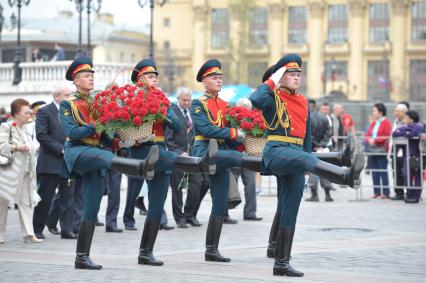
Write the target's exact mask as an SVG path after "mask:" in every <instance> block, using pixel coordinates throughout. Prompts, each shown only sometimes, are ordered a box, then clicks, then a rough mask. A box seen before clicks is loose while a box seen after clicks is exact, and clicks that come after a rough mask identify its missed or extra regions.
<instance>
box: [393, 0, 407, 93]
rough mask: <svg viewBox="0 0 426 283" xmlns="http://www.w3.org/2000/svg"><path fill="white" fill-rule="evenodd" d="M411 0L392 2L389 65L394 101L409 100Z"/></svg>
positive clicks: (394, 0) (395, 0)
mask: <svg viewBox="0 0 426 283" xmlns="http://www.w3.org/2000/svg"><path fill="white" fill-rule="evenodd" d="M409 2H410V1H409V0H391V1H390V4H391V16H390V19H391V24H390V42H392V54H391V57H390V62H389V63H390V64H389V77H390V80H391V82H392V89H391V93H390V98H391V99H392V100H393V101H400V100H406V99H408V92H409V88H408V78H407V75H406V74H407V73H408V68H409V67H408V66H409V62H407V61H406V55H405V47H406V38H405V35H406V31H407V10H408V9H407V7H408V6H409Z"/></svg>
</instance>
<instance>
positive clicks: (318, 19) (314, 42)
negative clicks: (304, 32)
mask: <svg viewBox="0 0 426 283" xmlns="http://www.w3.org/2000/svg"><path fill="white" fill-rule="evenodd" d="M324 7H325V4H324V1H323V0H319V1H318V0H317V1H312V0H311V1H309V2H308V8H309V14H308V15H309V16H308V18H307V19H308V42H309V44H310V45H309V56H308V64H309V65H308V75H307V78H306V80H307V81H308V93H307V94H306V95H307V96H308V97H309V98H318V97H320V96H321V94H322V90H323V87H322V84H323V82H322V80H321V74H322V69H323V64H324V54H323V50H322V49H323V42H324V38H325V37H324V34H323V19H324Z"/></svg>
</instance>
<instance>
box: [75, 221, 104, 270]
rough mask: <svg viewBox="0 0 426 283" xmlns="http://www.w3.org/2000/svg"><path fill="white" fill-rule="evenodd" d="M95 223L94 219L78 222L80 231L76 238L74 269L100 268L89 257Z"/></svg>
mask: <svg viewBox="0 0 426 283" xmlns="http://www.w3.org/2000/svg"><path fill="white" fill-rule="evenodd" d="M95 225H96V223H95V222H94V221H83V222H81V224H80V232H79V234H78V240H77V254H76V257H75V268H76V269H93V270H99V269H102V265H98V264H95V263H93V261H92V260H91V259H90V257H89V255H90V246H91V244H92V238H93V232H94V231H95Z"/></svg>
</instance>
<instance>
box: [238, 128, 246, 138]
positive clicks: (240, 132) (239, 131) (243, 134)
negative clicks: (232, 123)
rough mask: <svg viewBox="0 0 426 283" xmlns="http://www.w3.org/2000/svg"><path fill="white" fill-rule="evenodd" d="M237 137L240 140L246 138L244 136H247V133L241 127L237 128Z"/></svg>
mask: <svg viewBox="0 0 426 283" xmlns="http://www.w3.org/2000/svg"><path fill="white" fill-rule="evenodd" d="M237 137H238V138H237V139H238V140H244V138H245V137H246V134H245V133H244V131H243V130H241V129H237Z"/></svg>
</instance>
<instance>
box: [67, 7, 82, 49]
mask: <svg viewBox="0 0 426 283" xmlns="http://www.w3.org/2000/svg"><path fill="white" fill-rule="evenodd" d="M70 1H72V0H70ZM75 8H76V9H77V12H78V49H77V56H80V55H83V49H82V47H81V44H82V32H81V30H82V26H83V16H82V14H83V0H75Z"/></svg>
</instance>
